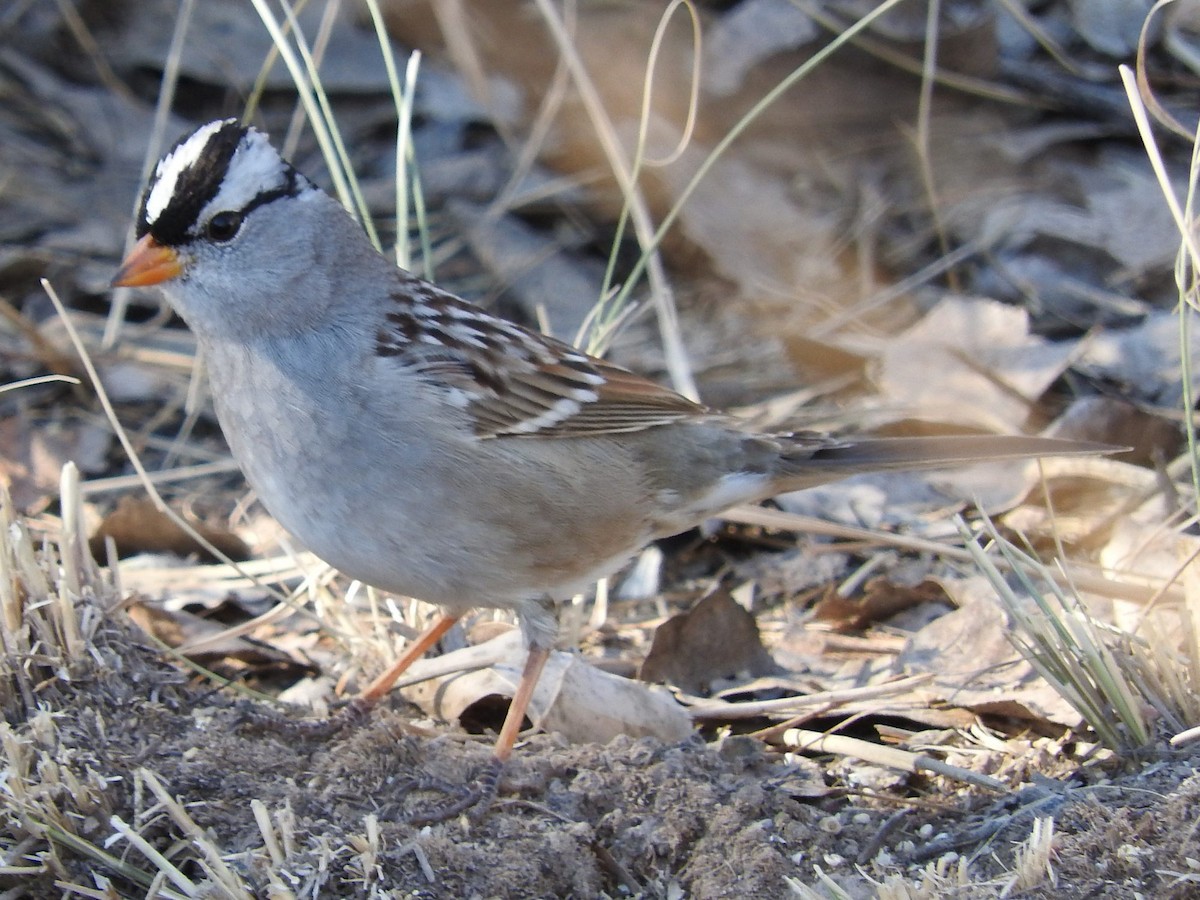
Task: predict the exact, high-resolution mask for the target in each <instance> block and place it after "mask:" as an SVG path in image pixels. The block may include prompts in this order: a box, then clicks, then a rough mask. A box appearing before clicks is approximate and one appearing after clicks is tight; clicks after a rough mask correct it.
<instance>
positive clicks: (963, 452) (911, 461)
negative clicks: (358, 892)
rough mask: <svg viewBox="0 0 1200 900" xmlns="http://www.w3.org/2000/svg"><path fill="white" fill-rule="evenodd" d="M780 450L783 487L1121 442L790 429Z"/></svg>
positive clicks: (1103, 450) (1071, 452) (1098, 448)
mask: <svg viewBox="0 0 1200 900" xmlns="http://www.w3.org/2000/svg"><path fill="white" fill-rule="evenodd" d="M793 440H794V449H789V450H785V452H784V454H783V462H784V468H783V472H782V473H781V474H782V479H781V480H782V481H783V483H784V490H800V489H802V488H806V487H814V486H816V485H818V484H824V483H825V482H828V481H835V480H837V479H839V478H845V477H847V476H849V475H853V474H856V473H862V472H879V471H887V470H905V469H909V470H917V469H942V468H947V467H950V466H959V465H968V464H971V463H977V462H997V461H1005V460H1019V459H1034V458H1037V457H1040V456H1098V455H1101V454H1107V453H1119V452H1121V451H1122V450H1124V449H1126V448H1124V447H1113V446H1110V445H1108V444H1097V443H1091V442H1087V441H1068V440H1060V439H1059V438H1044V437H1030V436H1027V435H998V434H997V435H992V434H988V435H954V436H948V437H915V438H863V439H856V438H850V439H847V440H844V441H840V442H830V441H828V440H824V441H819V440H812V439H811V438H805V437H804V436H802V435H796V436H794V438H793Z"/></svg>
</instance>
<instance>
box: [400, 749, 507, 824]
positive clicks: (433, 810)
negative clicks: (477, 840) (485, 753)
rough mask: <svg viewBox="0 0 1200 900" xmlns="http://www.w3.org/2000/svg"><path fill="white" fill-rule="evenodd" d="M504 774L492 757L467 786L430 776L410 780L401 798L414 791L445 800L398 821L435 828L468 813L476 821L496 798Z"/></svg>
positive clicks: (424, 807)
mask: <svg viewBox="0 0 1200 900" xmlns="http://www.w3.org/2000/svg"><path fill="white" fill-rule="evenodd" d="M503 771H504V763H503V762H502V761H501V760H499V759H497V758H496V757H494V756H493V757H492V758H491V760H489V761H488V764H487V766H485V767H484V769H483V771H482V772H480V773H479V775H478V776H477V777H476V779H475V781H474V783H473V784H471V785H470V786H468V785H465V784H451V783H450V782H448V781H443V780H442V779H440V778H432V777H429V776H423V777H420V778H417V777H413V778H409V779H408V783H407V784H406V785H404V787H403V788H402V789H401V796H402V797H403V796H405V795H407V794H410V793H412V792H413V791H428V792H432V793H439V794H442V795H444V798H443V799H442V800H440V801H438V802H435V803H431V804H429V805H426V806H422V807H418V808H417V809H414V810H412V811H411V812H408V813H405V814H403V815H401V816H400V819H401V820H402V821H404V822H406V823H408V824H409V825H434V824H436V823H438V822H445V821H446V820H448V819H453V818H454V817H455V816H457V815H459V814H461V813H464V812H467V811H468V810H469V811H470V812H469V815H470V817H471V818H472V819H478V818H479V817H480V816H482V815H483V814H484V813H486V812H487V810H488V808H489V807H490V806H491V805H492V801H494V800H495V799H496V793H497V791H498V790H499V787H500V775H501V773H503Z"/></svg>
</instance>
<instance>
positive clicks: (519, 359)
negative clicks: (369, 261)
mask: <svg viewBox="0 0 1200 900" xmlns="http://www.w3.org/2000/svg"><path fill="white" fill-rule="evenodd" d="M393 300H394V301H395V305H394V307H393V308H392V309H391V310H390V311H389V312H388V313H387V316H386V321H385V323H384V325H383V326H382V327H381V328H380V330H379V333H378V336H377V339H376V352H377V353H378V355H380V356H382V357H389V358H394V359H395V361H396V363H397V364H398V365H402V366H404V367H405V368H407V369H409V370H410V371H413V372H415V373H417V374H418V375H419V376H420V377H422V378H423V379H425V380H426V381H427V382H429V383H431V384H433V385H436V386H440V387H443V388H444V389H446V390H447V391H448V392H450V393H451V395H452V402H454V403H455V405H458V406H462V407H465V408H466V410H467V411H468V413H469V414H470V416H471V417H472V419H473V420H474V423H475V433H476V434H477V435H479V436H480V437H483V438H492V437H501V436H505V435H510V436H518V435H523V436H529V437H573V436H579V435H600V434H617V433H621V432H630V431H641V430H642V429H645V428H653V427H655V426H659V425H666V424H668V423H670V422H675V421H678V420H680V419H687V418H693V417H696V416H701V415H704V414H705V409H704V408H703V407H701V406H699V405H697V404H695V403H693V402H692V401H690V400H688V399H687V398H685V397H683V396H681V395H679V394H677V393H675V392H674V391H671V390H668V389H666V388H664V387H661V386H660V385H657V384H655V383H654V382H653V381H650V380H648V379H646V378H642V377H641V376H640V375H635V374H634V373H633V372H630V371H628V370H626V369H622V368H620V367H618V366H614V365H611V364H609V363H606V362H604V361H603V360H600V359H597V358H596V357H594V356H589V355H588V354H586V353H584V352H582V351H580V350H577V349H575V348H574V347H571V346H569V345H568V344H564V343H562V342H560V341H556V340H553V339H551V338H547V337H544V336H542V335H539V334H536V333H535V332H532V331H529V330H527V329H524V328H521V327H520V326H517V325H514V324H512V323H510V322H505V321H504V320H503V319H498V318H496V317H494V316H490V315H488V314H487V313H485V312H483V311H482V310H480V309H478V308H477V307H475V306H472V305H471V304H469V303H467V302H466V301H465V300H460V299H459V298H457V297H455V296H454V295H453V294H448V293H446V292H445V291H442V290H440V289H439V288H436V287H434V286H433V285H431V284H428V283H427V282H423V281H419V280H417V279H412V278H404V279H403V281H402V287H401V289H400V290H397V291H396V292H395V293H394V294H393Z"/></svg>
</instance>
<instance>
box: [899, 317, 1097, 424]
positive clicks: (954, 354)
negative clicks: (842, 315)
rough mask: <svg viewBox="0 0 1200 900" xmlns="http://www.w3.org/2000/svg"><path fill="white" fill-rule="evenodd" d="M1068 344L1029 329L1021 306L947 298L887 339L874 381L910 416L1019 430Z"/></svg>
mask: <svg viewBox="0 0 1200 900" xmlns="http://www.w3.org/2000/svg"><path fill="white" fill-rule="evenodd" d="M1076 346H1077V345H1076V343H1075V342H1073V341H1061V342H1058V343H1051V342H1050V341H1047V340H1046V339H1045V338H1041V337H1037V336H1035V335H1032V334H1030V333H1029V316H1028V314H1027V313H1026V312H1025V310H1023V309H1018V308H1016V307H1012V306H1008V305H1006V304H1003V303H997V302H995V301H991V300H983V299H978V298H965V297H947V298H945V299H944V300H942V301H941V302H940V303H938V304H937V306H935V307H934V308H933V309H931V310H930V311H929V314H928V315H926V316H925V318H923V319H922V320H921V321H920V322H918V323H917V324H915V325H913V326H912V327H911V328H909V329H907V330H906V331H904V332H903V333H901V334H898V335H895V336H894V337H891V338H889V339H888V341H887V344H886V346H885V347H884V349H883V352H882V353H881V355H880V357H879V363H878V370H877V381H878V386H879V390H880V393H881V394H882V395H883V396H884V397H885V398H886V399H888V400H890V401H892V402H893V403H895V404H896V405H898V406H900V407H901V408H902V409H904V410H907V411H908V412H909V413H910V414H912V415H915V416H917V417H920V418H928V419H933V420H935V421H942V422H948V423H953V424H956V425H962V426H974V427H978V428H984V429H987V430H989V431H995V432H999V433H1009V434H1012V433H1019V432H1021V431H1023V430H1024V426H1025V423H1026V422H1027V421H1028V420H1029V418H1030V414H1031V412H1032V411H1033V410H1034V408H1035V405H1036V403H1037V401H1038V399H1039V398H1040V397H1041V396H1042V394H1043V393H1044V392H1045V391H1046V389H1047V388H1048V387H1049V386H1050V385H1051V384H1052V383H1053V382H1054V380H1055V379H1056V378H1058V377H1059V376H1060V375H1061V374H1062V373H1063V371H1064V370H1065V369H1066V368H1067V366H1068V365H1069V364H1070V362H1071V360H1072V357H1073V356H1074V354H1075V353H1076Z"/></svg>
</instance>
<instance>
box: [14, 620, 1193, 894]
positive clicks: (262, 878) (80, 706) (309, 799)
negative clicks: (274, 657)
mask: <svg viewBox="0 0 1200 900" xmlns="http://www.w3.org/2000/svg"><path fill="white" fill-rule="evenodd" d="M93 644H94V652H93V653H92V654H91V658H92V662H91V664H89V665H88V666H87V667H86V670H85V671H78V672H76V673H74V675H73V676H72V678H71V680H70V681H69V682H68V681H65V680H63V679H61V678H55V677H53V676H52V675H51V677H49V678H47V679H46V680H45V681H43V682H42V683H41V688H42V690H41V691H40V692H39V693H38V698H37V700H38V709H37V710H36V711H34V710H28V709H19V708H12V707H16V706H19V704H18V703H12V704H10V708H9V709H6V710H5V713H6V717H7V719H8V721H9V722H22V721H24V723H25V724H24V725H17V726H16V727H15V728H12V729H10V730H7V731H6V733H5V738H6V740H8V741H14V740H19V741H21V742H23V743H24V747H25V756H26V765H27V766H28V768H29V770H30V771H35V770H36V771H37V772H38V773H39V776H40V777H39V779H37V780H36V783H37V786H36V787H33V788H32V790H33V791H35V792H36V793H37V794H38V804H39V805H40V808H41V809H43V810H48V809H54V810H56V815H57V816H61V817H64V818H66V819H69V820H71V821H72V822H73V823H74V828H75V830H76V832H77V833H78V834H79V835H80V836H81V837H83V838H85V839H92V838H94V839H96V840H98V841H99V840H102V839H103V837H104V836H105V835H107V834H108V833H110V828H109V823H110V821H111V818H110V817H112V816H114V815H115V816H119V817H120V819H121V820H123V821H124V822H127V823H130V825H131V826H133V827H134V829H135V830H136V831H137V832H138V833H140V834H141V836H142V837H143V838H144V839H146V840H147V841H148V842H149V843H151V844H152V845H154V846H157V847H160V848H161V849H163V850H164V851H165V852H167V853H168V855H171V856H173V858H174V860H175V862H176V863H177V864H178V866H179V867H180V868H181V869H182V870H183V871H185V872H187V873H188V874H189V876H190V877H191V878H192V879H193V881H194V885H195V891H194V893H193V895H194V896H230V894H229V893H228V892H227V891H226V890H224V889H222V887H221V886H220V882H219V879H214V883H211V884H209V886H208V887H207V888H206V887H205V883H206V878H205V874H204V872H205V869H206V868H207V867H206V866H205V864H204V863H203V862H202V861H201V859H200V857H201V854H199V853H198V852H197V850H196V849H195V846H191V847H189V846H188V842H187V841H183V842H180V841H179V837H180V826H179V823H178V821H176V820H174V819H173V818H172V817H171V816H170V815H169V814H168V813H167V812H166V811H164V808H163V806H162V804H161V803H158V802H156V801H155V798H154V797H153V796H152V795H151V793H150V792H149V791H148V790H147V787H146V778H147V776H146V774H145V773H146V772H149V773H151V774H152V776H153V777H154V778H156V779H157V780H158V781H159V782H160V783H161V784H162V785H164V786H165V788H166V790H167V792H168V793H169V794H170V795H171V796H173V797H174V798H175V799H176V800H177V801H178V802H179V803H180V804H181V805H182V807H183V809H184V810H186V815H187V816H188V817H190V819H191V820H192V821H193V822H194V823H195V825H196V826H198V827H199V828H200V829H202V830H203V834H204V843H206V844H207V845H209V846H210V847H212V848H215V849H216V850H217V851H219V855H220V857H221V859H223V860H224V862H225V863H226V864H227V865H228V867H229V868H230V869H231V870H232V871H233V872H234V873H236V876H237V877H238V878H240V879H241V881H242V883H243V884H244V885H245V886H247V887H248V888H249V889H250V890H251V892H252V893H253V895H254V896H260V897H277V896H298V897H316V896H329V897H332V896H368V897H430V898H433V897H437V898H449V897H481V898H486V897H601V896H610V897H619V896H635V897H673V896H679V897H682V896H686V897H696V898H717V897H729V898H734V897H785V896H790V895H791V893H790V889H789V887H788V879H793V880H794V881H795V882H797V883H811V882H812V872H813V871H814V866H816V867H819V868H820V869H821V870H823V871H824V872H826V873H828V874H829V875H831V876H832V877H833V878H835V879H836V880H837V881H838V882H839V883H840V884H841V885H842V886H843V887H844V889H845V890H846V891H847V892H848V895H849V896H853V897H860V896H873V895H874V894H875V890H876V888H875V887H874V886H873V885H872V884H871V882H870V879H872V878H875V879H878V880H882V879H883V878H884V877H885V876H887V875H890V876H891V877H892V878H896V877H898V876H899V875H900V874H907V875H908V876H909V878H910V879H911V880H912V882H913V883H914V884H915V883H920V881H921V880H922V877H923V876H922V873H925V875H924V877H925V878H928V873H927V871H926V870H927V867H928V866H929V865H930V864H931V863H933V864H935V865H936V863H937V861H939V860H940V861H941V867H942V871H943V872H950V873H951V874H953V873H954V872H955V871H956V866H957V865H959V864H960V863H959V862H957V861H958V860H962V859H964V858H966V859H969V860H970V867H969V873H970V878H968V879H966V880H965V882H964V886H962V887H957V888H956V887H954V885H955V879H954V878H950V879H949V881H948V882H946V883H945V884H942V886H941V887H940V888H938V889H936V890H931V892H930V893H927V894H913V895H912V896H947V897H949V896H962V897H973V896H993V895H995V892H996V891H997V890H999V888H1000V887H1002V886H1003V885H1004V884H1005V883H1006V882H1007V880H1008V879H1009V873H1011V871H1012V869H1013V858H1012V852H1013V847H1014V845H1016V844H1018V843H1020V842H1021V841H1024V840H1025V839H1026V838H1027V836H1028V833H1029V831H1030V828H1031V826H1032V824H1033V821H1034V819H1035V817H1039V816H1052V817H1053V818H1054V821H1055V837H1054V841H1053V856H1052V870H1053V872H1054V873H1055V876H1056V879H1055V881H1054V882H1051V881H1045V882H1044V883H1042V884H1041V885H1039V886H1038V887H1036V888H1033V889H1028V890H1017V891H1014V892H1012V893H1010V894H1008V896H1014V897H1047V898H1049V897H1055V898H1085V897H1128V898H1135V897H1161V898H1184V897H1190V896H1195V895H1196V879H1197V877H1200V876H1198V873H1197V870H1196V865H1197V863H1196V859H1197V856H1198V852H1200V846H1198V845H1200V840H1198V838H1197V834H1196V831H1197V823H1198V821H1200V818H1198V816H1200V777H1197V775H1196V764H1197V758H1196V757H1195V756H1194V755H1190V754H1174V753H1162V754H1156V755H1153V756H1152V757H1149V758H1147V759H1145V760H1141V761H1138V762H1131V763H1128V764H1126V765H1123V766H1118V765H1115V764H1112V765H1109V766H1093V767H1083V768H1079V767H1076V766H1074V765H1072V766H1064V765H1062V764H1059V765H1058V766H1057V767H1056V766H1055V765H1054V764H1053V763H1052V762H1049V761H1048V760H1044V759H1043V760H1036V761H1035V760H1030V761H1027V763H1028V764H1029V765H1030V771H1031V772H1034V771H1035V769H1041V770H1042V771H1040V772H1036V774H1032V775H1031V783H1027V784H1026V785H1025V786H1024V787H1023V788H1020V789H1018V790H1015V791H1014V792H1013V793H1011V794H1008V795H1006V796H1003V797H999V798H998V797H995V796H992V795H988V794H987V793H986V792H982V791H978V790H971V791H963V790H961V788H960V787H959V786H955V785H953V784H950V783H948V782H945V781H943V780H940V779H929V780H927V779H913V780H910V781H909V783H908V786H907V790H906V792H905V795H904V797H901V796H899V795H893V796H892V799H891V801H890V802H886V803H885V802H881V801H882V800H883V799H884V798H883V797H879V796H878V795H876V799H865V798H863V797H862V796H855V795H853V794H852V793H851V794H848V793H847V792H845V791H843V790H840V789H839V787H840V786H842V787H844V786H845V784H846V779H845V778H844V777H839V776H838V775H837V774H836V773H835V772H834V771H833V769H832V768H831V769H830V770H829V771H826V770H825V769H824V767H823V766H818V765H816V764H815V763H814V762H812V761H810V760H804V759H798V760H793V761H787V760H785V759H784V758H782V757H780V756H777V755H772V754H770V753H768V752H767V751H766V750H765V749H764V747H763V745H762V744H761V743H760V742H758V741H756V740H754V739H751V738H748V737H737V736H726V737H725V738H724V739H722V740H717V741H704V740H702V739H700V737H696V738H694V739H692V740H689V741H686V742H683V743H681V744H676V745H671V746H664V745H662V744H660V743H658V742H655V741H653V740H650V739H643V740H636V741H635V740H632V739H628V738H618V739H616V740H614V741H613V742H611V743H610V744H609V745H607V746H600V745H580V746H568V745H564V743H563V742H562V741H561V740H560V739H557V738H556V737H555V736H553V735H544V734H538V735H533V736H532V737H530V738H529V739H528V740H526V741H524V742H522V744H521V745H520V748H519V751H518V753H517V755H516V757H515V759H514V761H513V763H512V764H511V765H510V766H509V768H508V770H507V771H506V772H505V775H504V778H503V780H502V784H501V790H500V795H499V798H498V799H497V801H496V802H495V803H494V805H493V806H492V807H491V809H489V810H488V811H487V812H486V813H485V814H483V815H482V816H479V817H477V818H474V819H472V818H468V817H466V816H460V817H458V818H456V819H452V820H450V821H446V822H442V823H439V824H434V825H429V826H423V827H422V826H415V825H411V824H406V823H405V821H404V818H405V815H406V814H407V813H408V812H410V811H412V810H413V809H418V808H424V807H425V805H426V804H428V803H429V802H430V795H428V794H423V793H421V792H411V793H410V792H408V791H406V786H407V784H408V782H407V779H409V778H410V777H413V776H419V777H434V778H440V779H443V780H445V781H446V782H448V783H451V784H463V783H467V782H469V780H470V779H471V778H472V776H473V775H474V774H475V773H476V772H477V771H478V770H479V768H480V767H481V766H482V765H483V764H484V763H485V762H486V760H487V759H488V755H489V752H490V744H489V742H488V741H487V740H486V739H483V738H471V737H469V736H464V735H463V734H461V733H460V732H457V731H455V730H453V729H448V728H446V727H445V726H441V727H439V726H437V725H435V724H431V723H429V722H427V721H421V720H420V717H419V714H418V715H417V717H416V720H414V710H413V708H411V707H406V706H405V705H404V704H403V703H402V702H400V701H396V702H394V703H393V704H391V705H390V706H389V708H381V709H377V710H376V711H375V712H374V714H372V715H370V716H369V717H368V718H367V719H365V720H364V721H362V722H359V723H357V724H352V725H349V726H347V727H345V728H343V729H342V730H340V731H339V732H337V733H335V734H332V735H329V734H321V733H315V732H314V733H312V734H309V733H308V732H307V731H305V730H295V729H288V728H286V727H284V726H283V725H282V724H281V721H282V720H280V719H279V713H278V712H277V711H275V709H274V708H273V707H267V706H256V705H254V704H253V703H252V702H251V701H246V700H239V701H232V700H230V699H229V697H228V695H227V693H226V692H221V691H213V690H211V689H206V688H203V687H201V686H198V685H196V684H194V683H189V681H188V679H187V677H186V676H185V675H184V674H183V673H182V672H181V671H180V670H179V669H177V668H175V667H173V666H171V665H169V664H167V663H165V662H163V661H162V659H161V657H160V655H159V654H158V653H157V652H155V651H153V650H152V649H150V648H148V647H146V646H145V645H144V644H143V643H142V642H141V638H140V636H139V634H138V633H137V632H136V631H135V630H134V629H132V628H129V627H125V626H122V625H120V624H119V623H118V622H116V621H112V620H110V621H108V622H107V623H106V624H104V625H103V626H102V627H101V629H100V631H99V632H98V633H97V635H96V636H95V639H94V642H93ZM46 674H49V673H46ZM256 711H257V712H256ZM264 717H266V718H264ZM18 736H20V737H18ZM1047 763H1049V764H1047ZM1055 768H1058V769H1059V770H1060V771H1058V772H1055V771H1054V770H1055ZM9 779H10V784H14V783H15V784H20V783H21V779H20V777H19V775H18V773H15V772H11V771H10V773H9ZM81 785H82V786H83V787H82V788H81V787H80V786H81ZM260 804H261V812H260V813H259V815H260V818H258V819H256V811H255V807H256V806H259V805H260ZM263 815H265V820H266V821H268V822H269V823H270V824H269V825H267V826H266V832H264V830H263V825H262V824H261V823H262V822H263V821H264V819H263V818H261V816H263ZM47 818H52V817H49V816H47ZM8 827H9V828H10V829H12V828H16V829H17V830H18V831H25V830H26V829H30V823H29V822H28V821H26V822H24V823H17V822H10V823H9V825H8ZM30 830H31V831H32V829H30ZM267 833H271V834H272V837H273V839H274V848H275V849H274V850H272V849H271V842H270V841H269V840H268V838H267V837H266V836H265V834H267ZM27 842H28V838H27ZM113 852H115V853H117V854H118V855H120V856H123V857H125V858H127V859H128V860H129V861H131V862H134V861H139V860H138V853H137V852H136V851H134V850H133V849H125V850H123V851H115V850H114V851H113ZM273 852H274V854H275V856H272V853H273ZM39 855H41V856H42V859H43V861H44V862H45V864H46V871H45V872H44V874H41V875H38V876H29V875H23V876H19V877H18V876H13V875H6V874H4V873H3V871H0V884H3V885H5V886H6V888H7V889H8V894H7V896H33V897H51V896H58V895H60V890H59V888H61V886H63V885H64V884H75V885H81V886H93V885H95V884H97V882H96V881H95V879H96V878H98V877H101V876H103V877H105V878H109V879H111V881H110V882H108V884H109V885H110V887H109V890H110V893H108V894H105V896H122V897H132V896H141V895H142V894H143V892H144V890H145V885H141V886H138V885H137V884H135V883H133V882H132V881H130V880H128V879H127V878H122V877H121V876H120V874H119V873H118V872H117V871H115V870H114V869H112V868H109V867H106V866H104V865H98V864H97V862H96V860H95V859H93V858H89V857H88V855H86V854H80V853H77V852H73V849H72V848H71V847H70V846H63V845H58V846H57V847H54V849H53V850H52V851H51V852H50V853H49V854H39ZM189 860H191V862H189ZM15 862H16V860H15V859H14V858H12V857H10V859H9V863H10V864H15ZM141 868H143V870H144V869H145V868H146V867H145V865H144V863H143V865H142V866H141ZM210 871H211V870H210ZM56 885H57V886H58V887H56Z"/></svg>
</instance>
